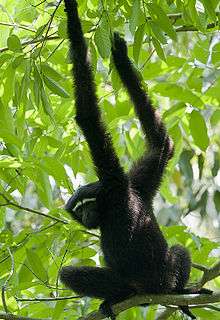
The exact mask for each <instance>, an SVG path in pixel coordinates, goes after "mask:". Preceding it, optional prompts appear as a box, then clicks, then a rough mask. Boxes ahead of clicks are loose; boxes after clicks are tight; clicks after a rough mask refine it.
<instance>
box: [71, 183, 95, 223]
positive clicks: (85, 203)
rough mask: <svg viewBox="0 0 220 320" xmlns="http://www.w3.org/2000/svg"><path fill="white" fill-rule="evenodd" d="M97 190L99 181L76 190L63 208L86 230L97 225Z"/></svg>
mask: <svg viewBox="0 0 220 320" xmlns="http://www.w3.org/2000/svg"><path fill="white" fill-rule="evenodd" d="M99 190H100V182H99V181H97V182H93V183H89V184H87V185H85V186H82V187H80V188H78V189H77V190H76V192H75V193H74V194H73V196H72V197H71V198H70V199H69V201H68V202H67V204H66V207H65V209H66V210H67V211H68V212H70V213H71V215H72V216H73V217H75V218H76V219H79V220H81V221H82V223H83V225H85V226H87V227H88V228H95V227H97V225H98V210H97V204H96V196H97V194H98V192H99Z"/></svg>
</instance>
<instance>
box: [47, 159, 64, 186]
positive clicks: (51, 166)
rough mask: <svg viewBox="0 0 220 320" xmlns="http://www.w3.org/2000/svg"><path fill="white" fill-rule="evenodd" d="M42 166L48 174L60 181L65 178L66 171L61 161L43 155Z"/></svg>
mask: <svg viewBox="0 0 220 320" xmlns="http://www.w3.org/2000/svg"><path fill="white" fill-rule="evenodd" d="M42 168H44V169H45V171H46V172H47V173H48V174H49V175H51V176H53V177H54V178H55V179H56V180H58V181H59V182H60V183H62V182H63V181H65V179H67V177H66V171H65V169H64V167H63V165H62V163H61V162H60V161H59V160H57V159H56V158H52V157H44V158H43V161H42Z"/></svg>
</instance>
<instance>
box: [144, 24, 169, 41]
mask: <svg viewBox="0 0 220 320" xmlns="http://www.w3.org/2000/svg"><path fill="white" fill-rule="evenodd" d="M148 26H149V28H150V32H151V35H152V37H153V38H155V39H157V41H159V42H160V43H162V44H166V43H167V40H166V37H165V35H164V33H163V31H162V30H161V28H160V27H159V26H158V25H157V24H156V23H155V22H154V21H148Z"/></svg>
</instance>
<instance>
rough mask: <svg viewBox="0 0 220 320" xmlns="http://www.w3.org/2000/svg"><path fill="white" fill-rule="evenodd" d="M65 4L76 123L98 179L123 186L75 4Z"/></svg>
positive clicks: (122, 176)
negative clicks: (102, 116)
mask: <svg viewBox="0 0 220 320" xmlns="http://www.w3.org/2000/svg"><path fill="white" fill-rule="evenodd" d="M64 2H65V11H66V13H67V29H68V34H69V40H70V47H71V51H72V52H71V53H72V61H73V76H74V85H75V103H76V121H77V123H78V125H79V126H80V127H81V129H82V131H83V134H84V136H85V138H86V140H87V142H88V144H89V147H90V151H91V154H92V158H93V162H94V164H95V167H96V169H97V175H98V177H99V180H101V181H106V180H109V179H111V181H112V180H113V183H114V182H115V183H119V184H123V183H125V181H127V179H126V175H125V174H124V172H123V169H122V168H121V166H120V163H119V159H118V157H117V156H116V154H115V152H114V149H113V145H112V141H111V137H110V135H109V134H108V132H107V131H106V129H105V126H104V124H103V123H102V121H101V114H100V110H99V108H98V104H97V97H96V92H95V91H96V90H95V84H94V81H93V76H92V71H91V66H90V64H89V62H88V59H87V46H86V42H85V39H84V36H83V32H82V27H81V23H80V19H79V16H78V11H77V2H76V1H75V0H72V1H71V0H64ZM113 189H114V188H113Z"/></svg>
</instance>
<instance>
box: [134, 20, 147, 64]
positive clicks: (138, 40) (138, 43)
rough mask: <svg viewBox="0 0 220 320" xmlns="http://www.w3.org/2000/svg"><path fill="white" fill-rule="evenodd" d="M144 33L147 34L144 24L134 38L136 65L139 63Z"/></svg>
mask: <svg viewBox="0 0 220 320" xmlns="http://www.w3.org/2000/svg"><path fill="white" fill-rule="evenodd" d="M144 33H145V25H144V24H142V25H141V26H139V27H138V29H137V31H136V32H135V36H134V45H133V56H134V60H135V62H136V63H138V59H139V54H140V50H141V47H142V41H143V37H144Z"/></svg>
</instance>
